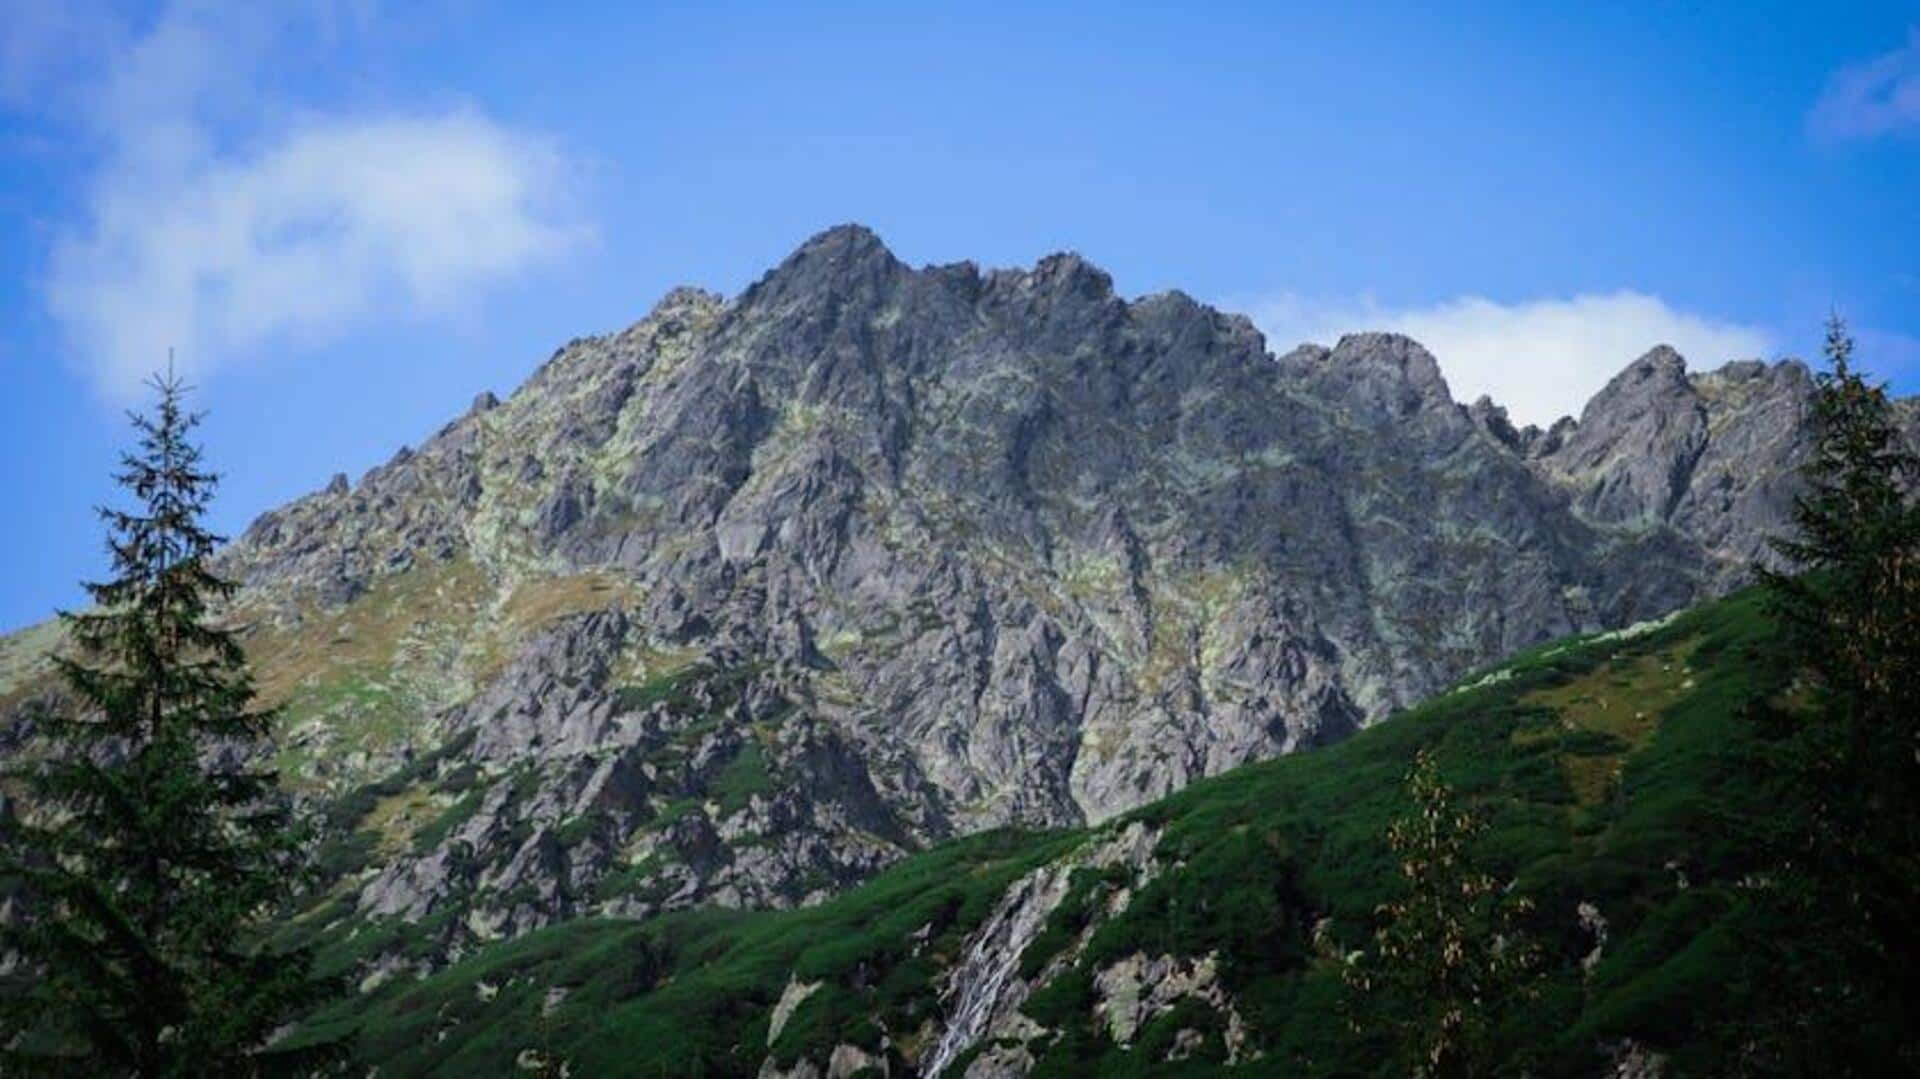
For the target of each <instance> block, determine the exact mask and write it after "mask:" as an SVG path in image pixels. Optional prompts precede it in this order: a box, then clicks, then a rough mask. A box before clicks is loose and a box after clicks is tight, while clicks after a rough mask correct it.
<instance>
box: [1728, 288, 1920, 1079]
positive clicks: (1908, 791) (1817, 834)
mask: <svg viewBox="0 0 1920 1079" xmlns="http://www.w3.org/2000/svg"><path fill="white" fill-rule="evenodd" d="M1826 358H1827V362H1828V366H1827V369H1826V370H1825V371H1822V372H1821V373H1820V375H1819V377H1818V382H1817V385H1816V389H1815V393H1814V397H1813V402H1812V421H1813V430H1814V445H1813V448H1812V453H1811V455H1810V456H1809V458H1808V460H1807V462H1806V464H1805V465H1804V466H1803V469H1802V477H1803V479H1804V481H1805V490H1804V491H1803V493H1802V494H1801V495H1800V496H1799V497H1798V498H1797V499H1796V500H1795V503H1794V512H1793V524H1794V534H1793V535H1792V536H1790V537H1787V538H1782V539H1776V540H1775V541H1774V543H1773V547H1774V549H1775V550H1776V551H1777V552H1778V553H1779V554H1780V555H1781V556H1782V557H1783V558H1784V560H1785V561H1786V562H1788V563H1789V566H1790V571H1789V572H1780V571H1775V570H1772V569H1768V568H1765V567H1763V568H1761V569H1760V576H1761V578H1762V581H1763V583H1764V585H1765V587H1766V589H1767V592H1768V598H1769V601H1770V604H1769V605H1770V608H1771V610H1772V612H1773V614H1774V615H1775V617H1776V618H1777V620H1778V621H1779V624H1780V627H1781V634H1782V639H1783V643H1784V644H1785V646H1786V652H1787V654H1788V655H1790V656H1792V657H1794V659H1795V660H1796V661H1797V662H1798V663H1799V665H1800V674H1801V677H1802V681H1803V683H1804V689H1805V693H1804V694H1803V704H1802V706H1801V707H1795V708H1789V709H1784V710H1782V709H1761V710H1759V714H1760V715H1761V716H1763V717H1764V718H1767V719H1769V720H1771V721H1772V725H1773V728H1774V733H1775V738H1774V740H1773V742H1772V746H1773V752H1772V753H1771V755H1770V756H1769V760H1771V761H1772V762H1773V763H1774V771H1775V774H1776V775H1777V776H1778V777H1779V778H1780V779H1781V780H1783V781H1784V784H1785V789H1787V790H1789V791H1792V792H1795V793H1796V794H1797V795H1798V797H1799V800H1800V808H1799V809H1798V810H1796V811H1795V812H1794V814H1793V815H1792V819H1791V820H1789V821H1786V822H1784V827H1780V828H1777V829H1776V830H1775V831H1776V838H1775V843H1776V844H1777V846H1778V849H1777V851H1776V855H1775V865H1776V867H1777V869H1776V872H1775V873H1774V874H1773V877H1772V885H1771V892H1772V896H1773V899H1774V901H1775V906H1776V907H1777V908H1778V910H1779V913H1780V915H1781V921H1780V922H1779V923H1778V926H1783V927H1784V931H1774V932H1771V933H1769V934H1767V936H1768V937H1769V938H1770V939H1768V940H1766V942H1765V944H1764V947H1765V948H1766V951H1767V952H1768V953H1769V954H1771V955H1773V956H1774V957H1775V958H1774V961H1775V962H1779V963H1782V964H1784V967H1785V969H1784V972H1777V973H1784V977H1778V978H1777V979H1776V983H1775V984H1785V985H1791V986H1792V987H1793V988H1792V990H1791V991H1790V992H1789V993H1787V995H1786V999H1784V1000H1782V1001H1778V1002H1776V1004H1775V1006H1774V1007H1773V1008H1771V1009H1769V1010H1768V1015H1769V1017H1768V1018H1765V1019H1764V1020H1763V1021H1762V1022H1760V1023H1756V1024H1754V1028H1755V1033H1754V1035H1753V1039H1752V1040H1754V1041H1755V1043H1756V1044H1761V1045H1762V1049H1761V1050H1760V1055H1761V1057H1762V1058H1763V1059H1765V1060H1767V1061H1770V1062H1771V1063H1770V1064H1769V1065H1768V1066H1777V1067H1783V1068H1801V1067H1805V1068H1816V1069H1818V1070H1822V1071H1828V1072H1831V1073H1834V1074H1843V1073H1847V1072H1854V1073H1858V1074H1876V1073H1878V1071H1879V1070H1880V1069H1881V1068H1883V1067H1885V1066H1887V1065H1888V1064H1889V1059H1890V1058H1889V1056H1888V1053H1889V1050H1891V1049H1892V1048H1893V1046H1894V1044H1895V1043H1898V1044H1899V1045H1900V1046H1901V1050H1900V1051H1901V1052H1903V1053H1904V1054H1905V1059H1906V1065H1907V1066H1908V1067H1916V1068H1920V1038H1917V1037H1916V1036H1915V1035H1914V1034H1913V1030H1914V1024H1915V1023H1916V1022H1920V1014H1916V1010H1915V1002H1916V1001H1917V1000H1920V978H1916V972H1915V969H1914V964H1913V962H1912V957H1913V956H1914V955H1916V954H1920V932H1917V931H1916V930H1917V928H1920V921H1917V920H1916V915H1915V912H1914V906H1913V904H1914V897H1915V896H1916V895H1920V504H1917V503H1916V500H1915V497H1914V491H1915V487H1916V485H1920V460H1917V459H1916V458H1915V455H1914V453H1913V451H1912V450H1911V449H1910V448H1909V447H1908V446H1907V445H1906V443H1905V441H1904V439H1903V438H1902V436H1901V433H1900V430H1899V427H1898V426H1897V424H1896V422H1895V416H1894V411H1893V406H1892V403H1891V402H1890V401H1889V400H1888V397H1887V394H1886V390H1885V389H1884V387H1881V386H1878V385H1874V384H1872V383H1870V382H1868V381H1867V379H1866V378H1865V376H1863V375H1862V374H1861V372H1860V371H1859V370H1858V369H1857V368H1856V367H1855V366H1854V362H1853V341H1852V339H1851V338H1850V337H1849V336H1848V334H1847V331H1846V327H1845V325H1844V324H1843V323H1842V322H1841V321H1840V320H1839V319H1838V318H1835V319H1831V320H1829V322H1828V326H1827V340H1826ZM1782 729H1784V730H1782Z"/></svg>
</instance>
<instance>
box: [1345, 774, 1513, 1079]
mask: <svg viewBox="0 0 1920 1079" xmlns="http://www.w3.org/2000/svg"><path fill="white" fill-rule="evenodd" d="M1406 787H1407V794H1408V797H1409V799H1410V800H1411V802H1412V805H1413V808H1412V809H1411V811H1410V812H1409V813H1408V814H1407V815H1406V816H1404V817H1402V818H1400V819H1399V820H1396V821H1395V822H1394V823H1393V824H1392V825H1391V826H1390V827H1389V828H1388V831H1387V842H1388V844H1389V845H1390V846H1391V848H1392V849H1393V853H1394V856H1395V858H1396V859H1397V861H1398V863H1399V867H1400V874H1401V877H1402V878H1403V880H1404V882H1405V885H1406V892H1405V894H1404V895H1402V896H1401V897H1399V898H1397V899H1394V900H1392V901H1390V902H1387V903H1384V904H1381V906H1380V907H1379V908H1378V910H1377V911H1376V912H1375V913H1376V914H1377V915H1378V916H1379V918H1380V919H1381V925H1380V928H1379V929H1378V930H1376V932H1375V933H1374V947H1373V949H1372V950H1371V951H1370V952H1363V953H1361V954H1360V955H1359V956H1358V957H1356V958H1355V959H1354V961H1353V962H1352V963H1350V964H1349V965H1348V967H1347V970H1346V978H1347V984H1348V987H1349V989H1350V990H1352V991H1355V992H1359V993H1364V994H1368V995H1373V996H1376V997H1384V998H1385V999H1383V1000H1376V1001H1375V1002H1374V1003H1373V1006H1372V1007H1370V1008H1369V1009H1368V1011H1369V1012H1370V1013H1371V1014H1374V1015H1393V1016H1396V1017H1397V1018H1396V1020H1394V1021H1393V1027H1394V1029H1393V1030H1392V1031H1390V1032H1389V1033H1390V1034H1391V1035H1392V1037H1391V1039H1390V1040H1391V1043H1392V1044H1393V1045H1394V1046H1395V1047H1396V1048H1397V1050H1398V1052H1399V1054H1400V1056H1401V1057H1402V1060H1401V1063H1403V1064H1404V1065H1405V1066H1406V1068H1407V1070H1408V1072H1409V1073H1410V1074H1413V1075H1419V1076H1456V1075H1481V1074H1486V1073H1488V1072H1490V1071H1492V1070H1493V1065H1494V1064H1495V1063H1496V1061H1497V1059H1498V1052H1499V1050H1498V1048H1497V1045H1496V1042H1497V1037H1496V1035H1497V1033H1498V1027H1499V1021H1500V1017H1501V1015H1502V1013H1503V1012H1504V1010H1505V1008H1506V1007H1507V1006H1508V1005H1509V1004H1510V1003H1511V1002H1512V1001H1513V1000H1514V999H1515V998H1516V997H1517V996H1519V995H1522V994H1525V993H1528V992H1530V990H1531V986H1532V976H1533V974H1534V973H1535V971H1536V969H1537V966H1538V961H1539V954H1538V950H1537V948H1536V946H1535V945H1534V943H1533V942H1532V940H1531V939H1530V938H1529V937H1528V936H1527V934H1525V933H1524V932H1522V931H1521V929H1520V925H1519V919H1520V918H1522V917H1524V916H1525V915H1527V914H1528V913H1530V912H1531V910H1532V905H1531V903H1530V902H1529V901H1528V900H1527V899H1526V898H1524V897H1522V896H1518V895H1515V894H1513V893H1512V892H1511V891H1510V890H1509V889H1507V888H1505V887H1503V886H1502V885H1501V884H1500V883H1499V882H1498V881H1497V880H1496V879H1495V878H1494V877H1493V876H1491V875H1490V874H1488V873H1486V872H1484V871H1483V870H1482V869H1481V868H1480V867H1479V866H1478V865H1477V864H1476V863H1475V860H1474V857H1473V850H1472V844H1473V840H1474V837H1476V836H1477V835H1479V834H1480V832H1481V831H1482V829H1483V827H1484V826H1483V824H1482V822H1481V821H1480V820H1479V819H1478V818H1477V817H1476V816H1475V815H1474V814H1473V813H1472V812H1471V811H1469V810H1467V809H1466V808H1464V807H1462V806H1460V805H1459V804H1458V802H1457V799H1456V796H1455V794H1454V791H1453V789H1452V788H1451V787H1449V786H1448V785H1447V783H1446V782H1445V780H1443V779H1442V778H1441V776H1440V770H1439V766H1438V764H1437V763H1436V762H1435V760H1434V756H1433V751H1432V750H1431V749H1423V750H1421V751H1420V752H1419V753H1418V754H1417V755H1416V756H1415V758H1414V762H1413V767H1412V769H1411V770H1410V771H1409V772H1408V774H1407V779H1406Z"/></svg>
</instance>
